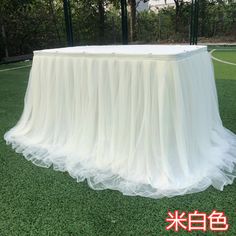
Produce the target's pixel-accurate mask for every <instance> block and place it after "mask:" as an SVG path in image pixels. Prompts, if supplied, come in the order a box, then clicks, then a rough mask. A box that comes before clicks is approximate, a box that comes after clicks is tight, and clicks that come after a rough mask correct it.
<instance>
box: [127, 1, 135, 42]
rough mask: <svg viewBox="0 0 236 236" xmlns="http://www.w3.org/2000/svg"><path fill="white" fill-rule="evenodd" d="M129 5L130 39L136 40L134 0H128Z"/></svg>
mask: <svg viewBox="0 0 236 236" xmlns="http://www.w3.org/2000/svg"><path fill="white" fill-rule="evenodd" d="M128 3H129V5H130V16H131V17H130V41H131V42H132V41H135V40H136V0H129V1H128Z"/></svg>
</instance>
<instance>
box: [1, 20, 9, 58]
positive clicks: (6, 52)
mask: <svg viewBox="0 0 236 236" xmlns="http://www.w3.org/2000/svg"><path fill="white" fill-rule="evenodd" d="M1 28H2V37H3V42H4V49H5V56H6V57H9V53H8V48H7V37H6V33H5V28H4V25H3V24H2V26H1Z"/></svg>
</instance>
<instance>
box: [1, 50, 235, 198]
mask: <svg viewBox="0 0 236 236" xmlns="http://www.w3.org/2000/svg"><path fill="white" fill-rule="evenodd" d="M199 68H200V69H199ZM4 138H5V140H6V142H7V144H11V145H12V147H13V148H14V149H15V151H16V152H18V153H22V154H23V155H24V157H25V158H26V159H27V160H30V161H32V162H33V163H34V164H36V165H38V166H41V167H50V166H52V165H53V168H54V169H55V170H59V171H67V172H68V173H69V174H70V175H71V176H72V177H73V178H75V179H76V180H77V181H78V182H79V181H83V180H85V179H86V180H87V182H88V184H89V186H90V187H91V188H93V189H96V190H100V189H115V190H119V191H121V192H122V193H123V194H125V195H140V196H144V197H151V198H161V197H163V196H167V197H172V196H176V195H183V194H186V193H193V192H199V191H203V190H205V189H206V188H207V187H209V186H210V185H213V186H214V187H215V188H217V189H219V190H223V187H224V186H225V185H227V184H232V182H233V179H234V178H235V175H236V173H235V163H236V135H235V134H233V133H232V132H231V131H229V130H227V129H226V128H224V127H223V125H222V122H221V119H220V116H219V110H218V101H217V94H216V89H215V81H214V74H213V68H212V63H211V59H210V57H209V55H208V53H207V51H205V50H201V51H200V52H199V53H195V54H193V55H188V56H186V57H184V58H183V57H179V58H176V57H175V58H169V59H168V58H152V57H150V58H149V57H145V58H142V57H140V56H137V57H129V55H123V56H122V55H119V57H116V56H115V55H113V56H110V55H109V56H107V55H102V56H100V57H98V56H97V55H96V56H93V55H84V54H83V53H79V54H78V55H76V56H75V55H73V56H70V54H69V53H68V54H62V56H61V55H60V53H58V54H56V53H52V54H50V53H49V54H47V53H42V54H40V53H39V54H35V56H34V60H33V66H32V70H31V74H30V79H29V84H28V88H27V93H26V96H25V106H24V112H23V114H22V116H21V119H20V120H19V122H18V123H17V125H16V126H15V127H14V128H12V129H11V130H10V131H8V132H7V133H6V134H5V136H4Z"/></svg>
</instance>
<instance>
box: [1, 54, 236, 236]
mask: <svg viewBox="0 0 236 236" xmlns="http://www.w3.org/2000/svg"><path fill="white" fill-rule="evenodd" d="M214 56H215V57H217V58H219V59H221V60H227V61H231V62H236V51H230V50H228V51H215V52H214ZM29 63H30V62H26V63H25V62H22V63H16V64H10V65H1V66H0V70H2V69H6V68H11V67H16V66H24V65H27V64H29ZM214 66H215V75H216V85H217V90H218V96H219V106H220V112H221V118H222V120H223V123H224V125H225V126H226V127H227V128H229V129H230V130H232V131H233V132H235V133H236V66H233V65H227V64H224V63H220V62H214ZM28 75H29V68H22V69H18V70H12V71H5V72H4V71H2V72H0V236H17V235H20V236H25V235H32V236H36V235H39V236H44V235H45V236H46V235H50V236H51V235H52V236H69V235H70V236H72V235H73V236H75V235H76V236H77V235H78V236H80V235H82V236H95V235H102V236H103V235H104V236H106V235H107V236H118V235H120V236H126V235H127V236H128V235H133V236H143V235H153V236H154V235H155V236H162V235H232V236H235V235H236V208H235V206H236V182H234V184H233V185H230V186H226V187H225V189H224V191H223V192H221V191H218V190H216V189H214V188H213V187H210V188H208V189H207V190H206V191H204V192H201V193H196V194H190V195H185V196H179V197H174V198H163V199H159V200H154V199H148V198H142V197H128V196H123V195H122V194H121V193H120V192H117V191H111V190H104V191H93V190H91V189H90V188H89V187H88V185H87V183H86V182H83V183H76V181H75V180H74V179H72V178H71V177H70V176H68V174H67V173H61V172H56V171H54V170H52V169H44V168H39V167H37V166H35V165H33V164H32V163H31V162H28V161H26V160H25V159H24V158H23V157H22V156H21V155H19V154H16V153H15V152H14V151H13V150H12V149H11V148H10V147H9V146H7V145H5V142H4V140H3V135H4V133H5V132H6V131H7V130H8V129H10V128H11V127H13V126H14V125H15V123H16V122H17V120H18V119H19V117H20V115H21V112H22V109H23V98H24V94H25V90H26V86H27V81H28ZM213 209H216V210H218V211H224V212H225V215H226V216H227V217H228V220H229V224H230V228H229V230H228V232H227V233H218V234H215V233H211V231H207V233H204V234H203V233H201V232H200V231H196V232H193V233H188V232H186V231H183V230H182V231H180V232H179V233H174V232H167V231H166V230H165V226H166V225H167V224H166V222H165V219H166V218H167V212H168V210H170V211H172V212H173V211H174V210H179V211H180V212H182V211H185V212H187V213H189V212H193V211H194V210H199V211H201V212H202V211H203V212H206V213H208V214H209V213H211V212H212V210H213Z"/></svg>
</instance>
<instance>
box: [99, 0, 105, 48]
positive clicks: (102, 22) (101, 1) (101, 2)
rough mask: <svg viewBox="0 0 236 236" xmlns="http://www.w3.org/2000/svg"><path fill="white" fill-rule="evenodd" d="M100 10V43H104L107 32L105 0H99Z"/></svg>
mask: <svg viewBox="0 0 236 236" xmlns="http://www.w3.org/2000/svg"><path fill="white" fill-rule="evenodd" d="M98 11H99V43H100V44H104V40H105V39H104V33H105V8H104V0H98Z"/></svg>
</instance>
